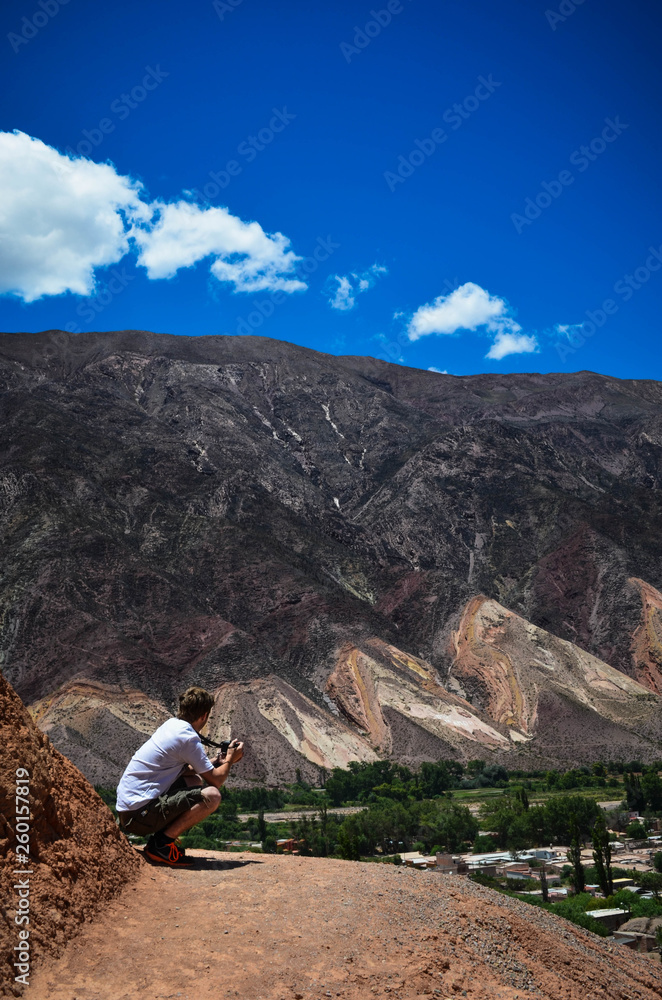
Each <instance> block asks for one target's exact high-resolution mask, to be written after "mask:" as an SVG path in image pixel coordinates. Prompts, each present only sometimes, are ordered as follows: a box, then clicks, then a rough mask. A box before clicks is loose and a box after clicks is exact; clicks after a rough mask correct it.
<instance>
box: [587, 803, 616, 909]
mask: <svg viewBox="0 0 662 1000" xmlns="http://www.w3.org/2000/svg"><path fill="white" fill-rule="evenodd" d="M592 839H593V862H594V864H595V870H596V875H597V878H598V883H599V885H600V888H601V890H602V893H603V895H604V896H613V894H614V883H613V879H612V873H611V846H610V844H609V830H608V829H607V824H606V822H605V817H604V813H601V814H600V816H599V817H598V819H596V821H595V826H594V827H593V833H592Z"/></svg>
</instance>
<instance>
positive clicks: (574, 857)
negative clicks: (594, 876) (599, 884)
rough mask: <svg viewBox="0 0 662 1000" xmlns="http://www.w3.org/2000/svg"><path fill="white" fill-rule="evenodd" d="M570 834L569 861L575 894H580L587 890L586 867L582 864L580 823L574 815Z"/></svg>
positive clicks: (571, 818) (571, 819)
mask: <svg viewBox="0 0 662 1000" xmlns="http://www.w3.org/2000/svg"><path fill="white" fill-rule="evenodd" d="M570 832H571V834H572V839H571V841H570V849H569V851H568V861H569V862H570V864H571V865H572V884H573V886H574V889H575V893H580V892H583V891H584V889H585V888H586V872H585V871H584V866H583V864H582V845H581V833H580V829H579V823H578V822H577V817H576V816H575V814H574V813H573V814H572V816H571V817H570Z"/></svg>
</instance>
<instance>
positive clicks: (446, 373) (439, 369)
mask: <svg viewBox="0 0 662 1000" xmlns="http://www.w3.org/2000/svg"><path fill="white" fill-rule="evenodd" d="M428 371H429V372H436V373H437V375H448V372H447V371H446V369H445V368H444V370H443V371H442V370H441V368H435V367H434V365H430V367H429V368H428Z"/></svg>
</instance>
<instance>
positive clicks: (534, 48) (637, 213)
mask: <svg viewBox="0 0 662 1000" xmlns="http://www.w3.org/2000/svg"><path fill="white" fill-rule="evenodd" d="M375 12H376V13H375ZM660 20H661V18H660V13H659V10H656V9H655V8H654V7H653V5H651V4H644V3H634V4H626V3H625V2H624V0H622V2H618V0H600V2H599V3H598V0H584V2H582V3H581V4H578V5H575V3H573V2H572V0H559V2H558V3H557V2H553V3H549V5H547V3H546V0H542V2H540V3H537V2H533V0H527V2H526V3H525V2H516V0H503V2H501V3H499V4H495V3H487V2H485V0H475V2H471V0H469V2H467V0H464V2H447V3H432V2H424V0H390V3H389V2H387V3H377V4H374V5H371V4H370V3H365V4H364V3H361V2H356V0H336V2H334V3H328V2H326V3H322V2H318V0H305V2H304V0H301V2H292V0H284V2H281V3H279V4H273V3H270V2H267V0H232V3H230V2H228V3H225V2H223V0H216V2H214V0H194V2H189V3H187V4H184V3H182V2H174V0H158V2H157V0H142V2H141V3H139V4H135V3H132V4H129V3H128V2H126V0H116V2H115V3H113V4H110V5H101V4H92V3H87V4H86V3H83V0H68V2H67V3H65V4H62V3H59V2H58V0H41V3H40V2H39V0H30V2H23V0H21V2H18V0H12V2H10V3H7V4H4V5H3V7H2V11H1V13H0V21H1V29H2V30H1V31H0V44H1V45H4V50H5V51H4V58H3V59H2V75H3V79H2V86H1V87H0V109H1V110H0V130H2V132H3V133H5V135H3V136H2V137H0V139H2V142H0V182H1V183H0V292H3V293H4V294H2V296H1V297H0V328H1V329H3V330H8V331H18V330H28V331H37V330H42V329H49V328H56V327H57V328H60V327H61V328H67V327H69V328H73V329H75V330H114V329H122V328H139V329H150V330H155V331H159V332H166V333H174V334H189V335H201V334H205V335H208V334H234V333H237V332H239V333H243V334H251V333H254V334H258V335H262V336H268V337H275V338H278V339H283V340H289V341H292V342H294V343H298V344H302V345H305V346H308V347H312V348H315V349H317V350H321V351H327V352H329V353H334V354H369V355H372V356H377V357H379V356H381V357H383V358H385V359H389V360H393V361H397V362H399V363H403V364H407V365H411V366H414V367H420V368H430V367H434V368H436V369H438V370H441V371H449V372H452V373H454V374H458V375H463V374H470V373H474V372H478V371H495V372H510V371H572V370H579V369H592V370H594V371H599V372H604V373H606V374H611V375H616V376H619V377H624V378H658V379H659V378H662V355H661V352H660V350H659V347H658V344H659V334H660V320H659V317H660V314H661V312H662V213H661V212H660V208H661V204H660V203H661V195H660V186H659V174H660V161H661V156H660V153H661V148H660V147H661V144H662V137H661V134H660V128H659V122H660V101H661V98H660V94H661V93H662V91H661V88H660V75H661V68H660V63H659V58H658V47H659V37H660V28H661V24H660ZM15 130H18V132H20V133H22V134H23V135H22V136H20V135H14V134H13V133H14V131H15ZM27 137H31V140H32V141H31V140H30V139H28V138H27ZM582 147H584V151H582ZM104 164H105V165H106V166H105V168H104V167H102V166H101V165H104ZM213 175H215V178H214V176H213ZM139 185H142V187H140V186H139ZM527 213H528V217H527ZM248 223H254V225H253V226H252V227H251V226H248V225H247V224H248ZM274 234H282V236H281V237H277V236H275V235H274ZM651 249H652V251H653V252H651ZM656 254H657V256H656ZM315 255H316V256H315ZM3 271H4V278H3V277H2V274H3ZM605 303H606V305H605ZM488 355H489V356H488Z"/></svg>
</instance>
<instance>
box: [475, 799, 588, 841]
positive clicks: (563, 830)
mask: <svg viewBox="0 0 662 1000" xmlns="http://www.w3.org/2000/svg"><path fill="white" fill-rule="evenodd" d="M601 815H603V814H602V811H601V810H600V808H599V806H598V805H597V804H596V802H595V801H594V800H593V799H589V798H587V797H585V796H582V795H554V796H553V797H552V798H550V799H548V800H547V801H546V802H545V803H544V804H542V805H535V806H530V805H529V801H528V796H527V794H526V791H525V790H524V789H519V790H516V791H515V792H514V793H513V794H510V795H503V796H499V797H498V798H494V799H489V800H488V801H487V802H485V803H484V804H483V805H482V807H481V825H482V826H483V828H484V829H485V828H487V829H488V830H489V831H490V840H491V841H492V846H493V847H494V848H498V849H500V850H509V851H521V850H523V849H524V848H526V847H530V846H531V845H532V844H568V843H570V841H571V840H572V838H573V836H574V835H575V832H576V833H577V836H579V837H580V838H582V840H587V839H588V838H589V837H590V836H591V832H592V830H593V827H594V825H595V823H596V821H597V820H598V818H599V817H600V816H601ZM485 841H486V838H484V837H483V838H482V840H481V844H480V846H481V849H482V848H483V847H487V846H488V845H487V844H486V842H485Z"/></svg>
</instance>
